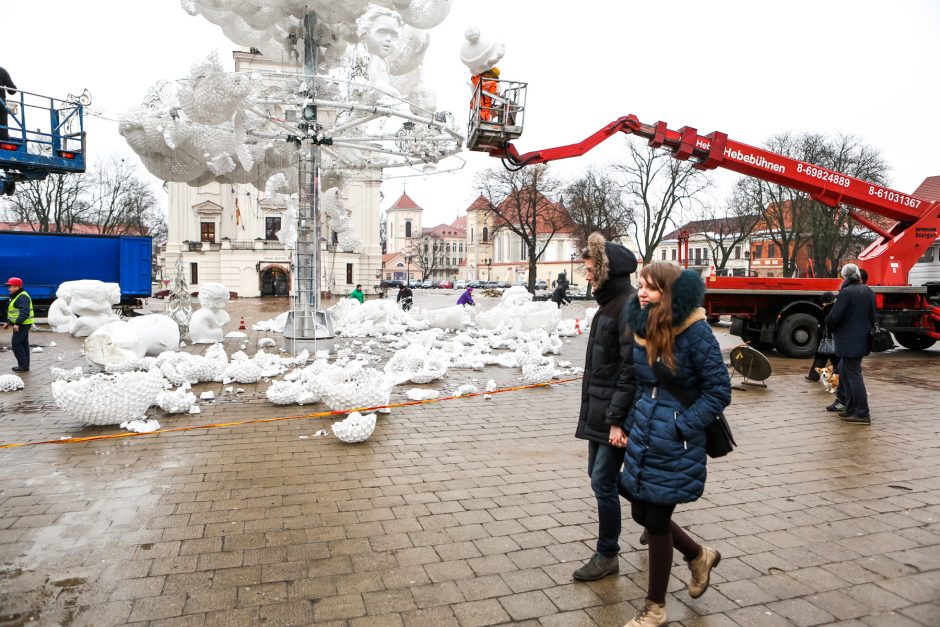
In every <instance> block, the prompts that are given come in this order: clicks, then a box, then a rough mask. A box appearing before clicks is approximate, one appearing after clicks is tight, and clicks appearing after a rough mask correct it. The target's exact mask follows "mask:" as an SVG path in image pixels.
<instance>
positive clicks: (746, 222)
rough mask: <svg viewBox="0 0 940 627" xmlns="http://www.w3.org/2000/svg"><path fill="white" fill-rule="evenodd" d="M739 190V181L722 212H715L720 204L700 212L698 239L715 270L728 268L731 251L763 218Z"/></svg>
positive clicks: (742, 241)
mask: <svg viewBox="0 0 940 627" xmlns="http://www.w3.org/2000/svg"><path fill="white" fill-rule="evenodd" d="M740 188H741V182H740V181H739V182H738V185H736V186H735V188H734V189H733V190H732V192H731V195H730V196H729V197H728V200H727V201H726V202H725V204H724V206H723V208H722V209H718V207H719V206H721V205H709V206H707V207H706V208H705V209H704V212H703V216H704V217H705V224H704V225H703V227H704V228H703V230H702V236H703V237H704V238H705V240H706V241H707V242H708V247H709V249H711V253H712V259H714V260H715V269H716V270H723V269H724V268H725V266H727V265H728V261H729V260H730V259H731V255H732V253H733V252H734V250H735V249H736V248H737V247H738V246H740V245H741V244H743V243H744V242H746V241H747V240H748V238H749V237H750V236H751V233H753V232H754V229H756V228H757V225H758V224H760V223H761V220H762V218H763V212H762V208H761V207H754V206H752V205H751V204H750V203H749V202H748V200H747V196H746V195H745V194H744V193H743V191H742V190H741V189H740Z"/></svg>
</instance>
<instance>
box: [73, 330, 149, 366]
mask: <svg viewBox="0 0 940 627" xmlns="http://www.w3.org/2000/svg"><path fill="white" fill-rule="evenodd" d="M84 349H85V359H87V360H88V361H89V362H90V363H91V364H92V365H94V366H99V367H104V366H106V365H107V364H123V363H126V362H129V361H134V360H135V359H140V358H141V357H143V356H144V355H146V354H147V348H146V347H145V346H144V342H143V340H142V339H141V338H140V336H139V335H137V333H135V332H134V329H132V328H131V326H130V325H129V324H128V323H126V322H124V321H123V320H116V321H114V322H109V323H107V324H104V325H102V326H101V327H99V328H98V329H96V330H95V331H94V332H93V333H92V334H91V335H89V336H88V337H87V338H86V339H85V343H84Z"/></svg>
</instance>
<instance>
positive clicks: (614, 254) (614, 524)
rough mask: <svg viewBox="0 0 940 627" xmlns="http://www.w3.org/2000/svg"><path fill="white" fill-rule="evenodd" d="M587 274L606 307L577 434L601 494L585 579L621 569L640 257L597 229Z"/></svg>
mask: <svg viewBox="0 0 940 627" xmlns="http://www.w3.org/2000/svg"><path fill="white" fill-rule="evenodd" d="M581 258H582V260H583V261H584V268H585V275H586V277H587V280H588V281H590V282H591V286H592V287H593V288H594V296H595V297H596V298H597V304H598V305H600V309H599V310H598V312H597V314H595V316H594V319H593V320H592V321H591V333H590V335H589V336H588V345H587V354H586V356H585V360H584V378H583V379H582V381H581V411H580V413H579V415H578V428H577V430H576V431H575V437H577V438H580V439H582V440H587V441H588V466H587V471H588V476H589V477H590V478H591V488H592V489H593V491H594V496H595V497H596V498H597V548H596V552H595V553H594V555H593V556H592V557H591V559H590V561H588V562H587V564H585V565H584V566H582V567H581V568H578V569H577V570H576V571H574V578H575V579H577V580H579V581H594V580H596V579H601V578H602V577H606V576H607V575H611V574H614V573H616V572H619V570H620V560H619V558H618V553H619V552H620V544H619V540H620V525H621V512H620V489H621V488H620V481H619V474H620V468H621V467H622V466H623V455H624V451H625V448H624V447H625V446H626V439H627V438H626V435H625V434H624V430H623V423H624V420H625V419H626V417H627V414H628V412H629V411H630V408H631V407H632V406H633V396H634V389H635V386H634V383H633V374H632V371H631V369H632V367H633V329H631V328H630V325H629V324H628V322H627V301H628V300H629V299H630V296H632V295H633V292H634V290H633V286H632V285H631V284H630V275H631V274H632V273H633V272H635V271H636V266H637V263H636V257H635V256H634V255H633V253H632V252H630V251H629V250H628V249H627V248H626V247H624V246H621V245H620V244H614V243H612V242H607V241H605V240H604V236H603V235H601V234H600V233H592V234H591V236H590V237H589V238H588V245H587V248H586V249H585V250H584V252H583V253H582V255H581Z"/></svg>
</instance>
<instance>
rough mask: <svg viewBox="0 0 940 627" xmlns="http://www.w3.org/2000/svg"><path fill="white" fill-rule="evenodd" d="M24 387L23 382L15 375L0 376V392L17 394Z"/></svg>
mask: <svg viewBox="0 0 940 627" xmlns="http://www.w3.org/2000/svg"><path fill="white" fill-rule="evenodd" d="M23 387H24V385H23V380H22V379H20V378H19V377H18V376H16V375H15V374H0V392H15V391H16V390H22V389H23Z"/></svg>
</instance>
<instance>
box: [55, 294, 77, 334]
mask: <svg viewBox="0 0 940 627" xmlns="http://www.w3.org/2000/svg"><path fill="white" fill-rule="evenodd" d="M48 319H49V326H51V327H52V330H53V332H55V333H68V332H69V331H71V330H72V324H73V323H74V322H75V320H77V319H78V316H76V315H75V314H73V313H72V310H71V309H69V306H68V304H66V302H65V301H64V300H63V299H61V298H57V299H55V300H54V301H52V304H51V305H50V306H49V316H48Z"/></svg>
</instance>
